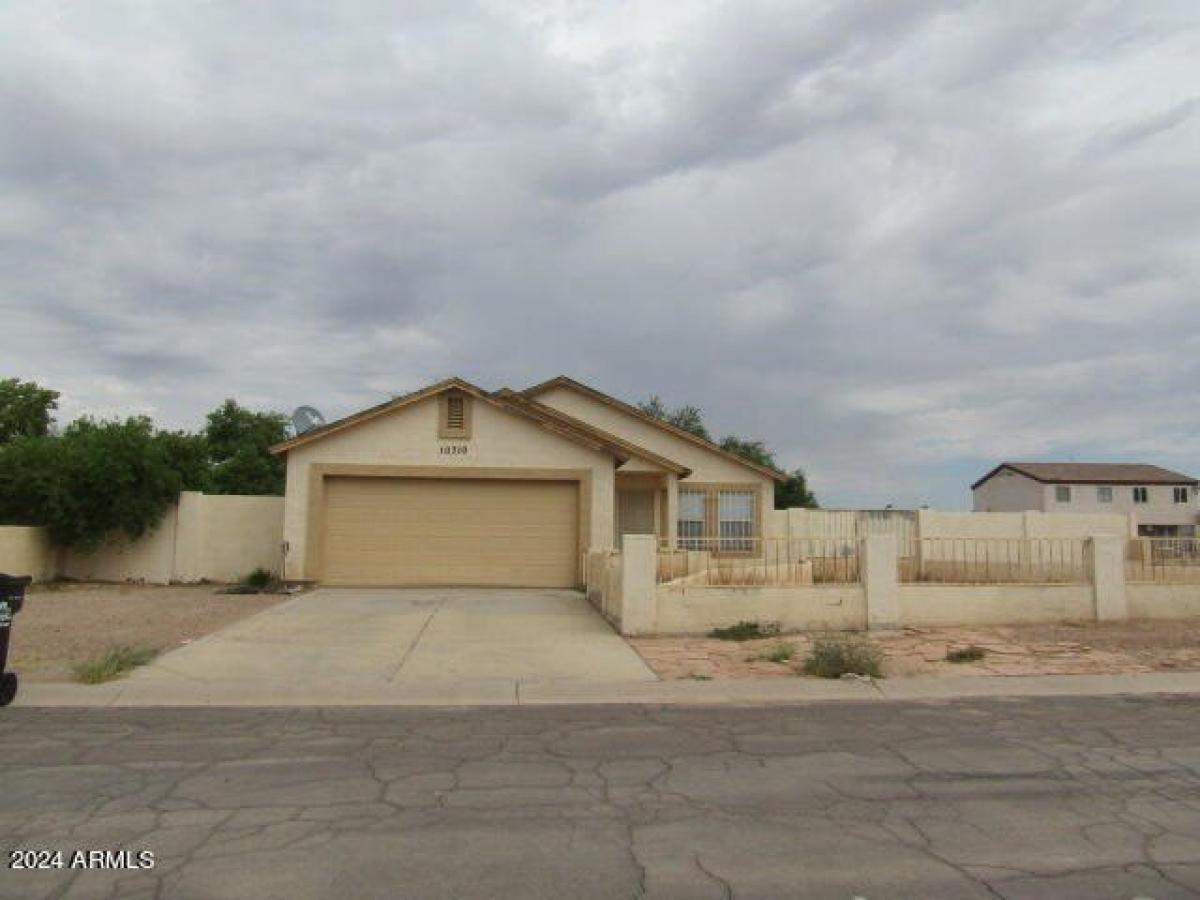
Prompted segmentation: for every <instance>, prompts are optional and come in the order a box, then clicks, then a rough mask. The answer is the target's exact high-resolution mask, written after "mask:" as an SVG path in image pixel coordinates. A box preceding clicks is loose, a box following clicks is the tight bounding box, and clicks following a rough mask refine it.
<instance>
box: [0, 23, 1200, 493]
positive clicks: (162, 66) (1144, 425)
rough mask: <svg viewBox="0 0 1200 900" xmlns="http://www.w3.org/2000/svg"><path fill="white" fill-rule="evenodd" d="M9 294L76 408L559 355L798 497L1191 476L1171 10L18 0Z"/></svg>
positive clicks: (1195, 185) (377, 391)
mask: <svg viewBox="0 0 1200 900" xmlns="http://www.w3.org/2000/svg"><path fill="white" fill-rule="evenodd" d="M400 10H403V11H400ZM0 323H2V328H0V377H8V376H19V377H21V378H24V379H34V380H37V381H39V382H41V383H44V384H46V385H49V386H52V387H55V388H57V389H58V390H60V391H61V392H62V394H63V400H62V404H61V406H62V409H61V416H60V419H61V420H63V421H66V420H69V419H71V418H73V417H75V416H76V415H79V414H82V413H92V414H99V415H109V416H111V415H126V414H130V413H148V414H150V415H152V416H154V417H155V419H156V420H158V421H159V422H161V423H162V424H164V425H169V426H172V427H195V426H198V425H199V424H200V422H201V421H202V418H203V415H204V413H205V412H206V411H207V410H209V409H211V408H212V407H214V406H216V405H217V404H218V403H219V402H220V401H221V400H222V399H223V398H225V397H236V398H237V399H238V400H239V401H241V402H243V403H245V404H247V405H250V406H253V407H256V408H273V409H280V410H285V411H287V410H290V409H292V408H293V407H295V406H297V405H299V404H302V403H307V404H311V405H313V406H316V407H318V408H319V409H321V410H322V411H323V412H324V413H325V414H326V416H327V417H334V416H339V415H342V414H345V413H348V412H351V411H353V410H355V409H357V408H360V407H363V406H366V405H369V404H373V403H376V402H379V401H380V400H383V399H386V398H387V397H388V396H389V395H393V394H398V393H402V392H405V391H408V390H411V389H413V388H416V387H420V386H422V385H424V384H427V383H429V382H430V381H432V380H434V379H437V378H442V377H445V376H447V375H451V374H457V375H461V376H463V377H465V378H467V379H469V380H471V381H473V382H475V383H477V384H479V385H481V386H482V387H485V388H497V387H501V386H511V387H524V386H526V385H528V384H531V383H534V382H537V381H541V380H543V379H545V378H548V377H551V376H553V375H557V374H569V375H571V376H573V377H575V378H578V379H580V380H583V381H585V382H588V383H590V384H592V385H594V386H595V387H597V388H599V389H601V390H603V391H606V392H609V393H611V394H614V395H616V396H618V397H621V398H624V399H627V400H637V399H640V398H643V397H645V396H647V395H649V394H651V393H657V394H660V395H661V396H662V397H663V399H664V400H665V401H666V402H667V403H668V404H672V405H674V404H683V403H693V404H696V405H698V406H700V407H702V408H703V410H704V412H705V415H706V419H707V420H708V422H709V425H710V427H711V429H712V430H713V431H714V432H715V433H716V434H718V435H722V434H726V433H736V434H738V435H741V436H743V437H747V438H762V439H764V440H765V441H766V442H767V443H768V444H769V445H770V447H771V448H773V449H774V451H775V452H776V455H777V457H778V459H779V461H780V462H781V464H783V465H785V466H787V467H789V468H790V467H794V466H803V467H805V468H806V469H807V470H808V472H809V474H810V478H811V480H812V482H813V485H814V486H815V489H816V491H817V493H818V496H819V498H820V499H821V500H822V501H823V502H824V503H825V504H826V505H883V504H885V503H895V504H897V505H901V506H903V505H913V504H918V503H930V504H932V505H935V506H945V507H962V506H965V505H966V504H968V503H969V490H968V485H969V484H970V482H971V481H972V480H974V478H975V477H977V476H978V475H980V474H982V473H983V472H984V471H986V470H987V469H988V468H990V467H991V466H992V465H993V464H994V463H995V462H997V461H999V460H1002V459H1071V458H1073V459H1078V460H1081V461H1082V460H1090V459H1131V460H1132V459H1136V460H1144V461H1148V462H1156V463H1160V464H1163V465H1167V466H1171V467H1175V468H1181V469H1183V470H1184V471H1188V472H1190V473H1192V474H1200V445H1198V443H1197V434H1198V432H1200V427H1198V426H1200V404H1198V403H1197V397H1196V387H1197V385H1198V384H1200V361H1198V360H1200V4H1197V3H1196V2H1195V0H1180V2H1136V3H1135V2H1123V0H1122V2H1052V0H1028V2H1020V0H1013V2H1009V0H1005V2H1000V0H992V2H975V3H971V2H957V3H956V2H940V3H931V2H901V0H877V2H873V3H856V2H848V0H838V2H829V3H825V2H798V0H789V2H778V3H772V2H755V0H736V2H724V3H722V2H684V0H660V2H650V0H636V2H635V0H631V2H627V3H626V2H618V0H603V2H596V3H585V2H572V0H559V2H550V0H546V2H538V0H525V2H513V3H502V2H480V3H467V2H448V0H436V2H433V0H431V2H428V3H420V2H402V3H397V2H358V0H338V2H336V3H330V2H327V0H320V2H317V0H312V2H308V0H281V2H254V3H246V2H232V0H231V2H228V3H217V2H203V0H179V2H167V0H152V2H151V0H146V2H103V0H89V2H87V3H78V2H55V0H28V2H22V0H5V2H4V3H3V4H2V5H0Z"/></svg>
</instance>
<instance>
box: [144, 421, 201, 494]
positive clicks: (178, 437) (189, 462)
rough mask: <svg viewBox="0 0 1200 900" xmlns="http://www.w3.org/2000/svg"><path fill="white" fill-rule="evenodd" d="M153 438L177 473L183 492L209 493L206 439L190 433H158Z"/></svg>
mask: <svg viewBox="0 0 1200 900" xmlns="http://www.w3.org/2000/svg"><path fill="white" fill-rule="evenodd" d="M155 437H156V439H157V440H158V443H159V445H160V446H161V447H162V450H163V453H164V454H165V456H166V460H167V464H168V465H169V466H170V467H171V468H172V469H174V470H175V471H176V472H178V473H179V482H180V486H181V487H182V488H183V490H185V491H203V492H205V493H211V482H212V477H211V475H212V468H211V465H210V463H209V460H208V440H207V438H205V436H204V435H203V434H194V433H192V432H190V431H160V432H158V433H157V434H156V435H155Z"/></svg>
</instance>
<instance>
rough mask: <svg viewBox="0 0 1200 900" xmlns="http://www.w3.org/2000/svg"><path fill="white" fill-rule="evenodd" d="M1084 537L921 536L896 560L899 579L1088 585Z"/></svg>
mask: <svg viewBox="0 0 1200 900" xmlns="http://www.w3.org/2000/svg"><path fill="white" fill-rule="evenodd" d="M1087 556H1088V549H1087V541H1086V540H1084V539H1082V538H921V539H920V540H918V541H916V553H915V554H914V555H913V556H911V557H903V558H901V559H900V560H899V569H900V571H899V575H900V581H901V582H905V583H909V584H912V583H935V584H1086V583H1087V582H1088V581H1089V575H1088V572H1089V568H1088V558H1087Z"/></svg>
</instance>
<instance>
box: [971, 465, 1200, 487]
mask: <svg viewBox="0 0 1200 900" xmlns="http://www.w3.org/2000/svg"><path fill="white" fill-rule="evenodd" d="M1001 469H1011V470H1012V471H1014V472H1019V473H1020V474H1022V475H1025V476H1027V477H1029V478H1032V479H1033V480H1034V481H1039V482H1041V483H1042V484H1186V485H1196V484H1197V481H1196V479H1195V478H1192V477H1190V476H1188V475H1183V474H1180V473H1179V472H1172V471H1171V470H1170V469H1164V468H1162V467H1161V466H1150V465H1145V464H1143V463H1074V462H1072V463H1053V462H1051V463H1046V462H1040V463H1039V462H1034V463H1025V462H1004V463H1000V465H998V466H996V468H994V469H992V471H990V472H988V473H987V474H986V475H984V476H983V477H982V478H980V479H979V480H978V481H976V482H975V483H974V484H973V485H971V490H975V488H977V487H979V486H980V485H981V484H983V483H984V482H985V481H987V480H988V479H989V478H991V477H992V476H993V475H995V474H996V473H997V472H999V471H1000V470H1001Z"/></svg>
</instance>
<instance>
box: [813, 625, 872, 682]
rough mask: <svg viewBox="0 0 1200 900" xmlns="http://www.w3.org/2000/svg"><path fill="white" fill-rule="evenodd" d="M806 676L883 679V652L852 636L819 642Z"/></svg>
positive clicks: (825, 638)
mask: <svg viewBox="0 0 1200 900" xmlns="http://www.w3.org/2000/svg"><path fill="white" fill-rule="evenodd" d="M803 672H804V674H805V675H815V676H816V677H818V678H841V677H842V676H843V675H869V676H870V677H872V678H882V677H883V652H882V651H881V650H880V649H879V648H878V647H876V646H875V645H874V644H872V643H871V642H870V641H868V640H865V639H864V638H861V637H855V636H853V635H835V636H830V637H823V638H817V639H816V640H815V641H813V646H812V650H811V651H810V652H809V654H808V657H807V658H806V659H805V660H804V667H803Z"/></svg>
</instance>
